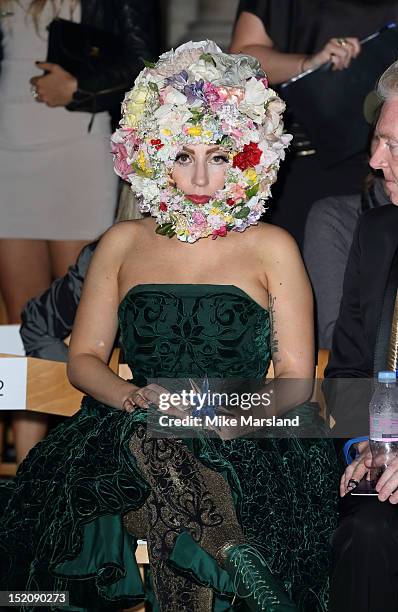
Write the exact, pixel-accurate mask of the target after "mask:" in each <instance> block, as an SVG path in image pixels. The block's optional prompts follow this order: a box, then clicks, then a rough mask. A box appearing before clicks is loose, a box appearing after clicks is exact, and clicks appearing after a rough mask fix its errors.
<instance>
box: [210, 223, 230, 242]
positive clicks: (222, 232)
mask: <svg viewBox="0 0 398 612" xmlns="http://www.w3.org/2000/svg"><path fill="white" fill-rule="evenodd" d="M226 235H227V228H226V226H225V225H223V226H222V227H220V228H219V229H214V230H213V231H212V235H211V237H212V239H213V240H215V239H216V238H217V236H221V237H222V238H224V236H226Z"/></svg>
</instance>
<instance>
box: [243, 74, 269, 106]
mask: <svg viewBox="0 0 398 612" xmlns="http://www.w3.org/2000/svg"><path fill="white" fill-rule="evenodd" d="M267 97H268V93H267V89H266V88H265V87H264V84H263V83H262V81H257V79H256V78H255V77H252V78H251V79H249V81H247V83H246V85H245V97H244V100H243V101H244V102H246V104H253V105H254V106H262V105H264V104H265V101H266V99H267Z"/></svg>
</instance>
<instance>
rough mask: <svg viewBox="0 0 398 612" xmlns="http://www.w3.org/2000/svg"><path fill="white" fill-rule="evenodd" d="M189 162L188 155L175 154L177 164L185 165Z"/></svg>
mask: <svg viewBox="0 0 398 612" xmlns="http://www.w3.org/2000/svg"><path fill="white" fill-rule="evenodd" d="M190 160H191V158H190V156H189V155H188V153H178V154H177V157H176V162H178V163H179V164H187V163H189V162H190Z"/></svg>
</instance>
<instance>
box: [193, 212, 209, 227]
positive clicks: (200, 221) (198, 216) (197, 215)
mask: <svg viewBox="0 0 398 612" xmlns="http://www.w3.org/2000/svg"><path fill="white" fill-rule="evenodd" d="M192 220H193V221H194V223H195V224H196V225H201V226H204V225H207V221H206V217H205V216H204V214H203V213H201V212H197V211H194V212H193V213H192Z"/></svg>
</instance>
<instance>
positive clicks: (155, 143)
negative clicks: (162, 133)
mask: <svg viewBox="0 0 398 612" xmlns="http://www.w3.org/2000/svg"><path fill="white" fill-rule="evenodd" d="M151 145H152V146H153V147H155V149H156V151H159V149H161V148H162V147H164V145H163V144H162V141H161V140H160V138H152V140H151Z"/></svg>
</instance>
